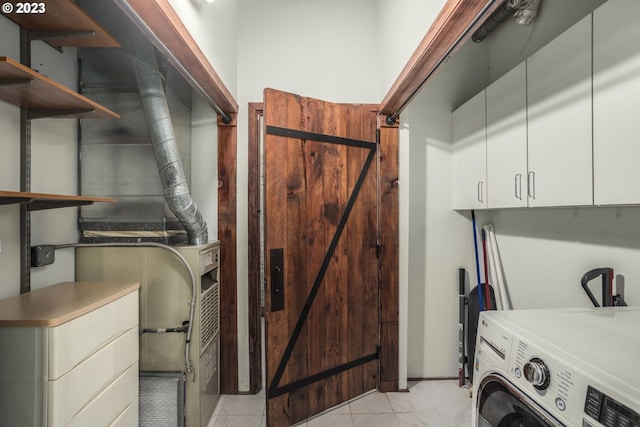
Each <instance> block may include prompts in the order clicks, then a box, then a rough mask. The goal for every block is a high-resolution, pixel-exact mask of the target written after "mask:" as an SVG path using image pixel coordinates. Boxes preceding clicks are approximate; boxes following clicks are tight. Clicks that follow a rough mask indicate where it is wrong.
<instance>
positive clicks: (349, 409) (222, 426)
mask: <svg viewBox="0 0 640 427" xmlns="http://www.w3.org/2000/svg"><path fill="white" fill-rule="evenodd" d="M470 425H471V398H470V397H469V391H468V390H467V389H466V388H460V387H458V382H457V380H434V381H420V382H412V383H409V392H408V393H407V392H403V393H378V392H372V393H368V394H366V395H364V396H362V397H360V398H358V399H354V400H352V401H351V402H349V403H346V404H343V405H341V406H339V407H336V408H333V409H331V410H330V411H327V412H326V413H324V414H321V415H319V416H317V417H314V418H312V419H310V420H308V421H307V422H304V423H300V424H298V426H302V427H359V426H366V427H405V426H411V427H419V426H428V427H431V426H433V427H469V426H470ZM208 427H266V421H265V398H264V391H262V392H260V393H259V394H257V395H240V396H237V395H223V396H222V397H221V398H220V401H219V402H218V406H217V407H216V410H215V412H214V414H213V418H212V419H211V421H210V422H209V426H208Z"/></svg>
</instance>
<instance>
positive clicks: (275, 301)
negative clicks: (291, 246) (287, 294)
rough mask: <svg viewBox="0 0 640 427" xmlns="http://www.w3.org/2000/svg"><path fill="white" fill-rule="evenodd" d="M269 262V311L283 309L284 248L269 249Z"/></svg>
mask: <svg viewBox="0 0 640 427" xmlns="http://www.w3.org/2000/svg"><path fill="white" fill-rule="evenodd" d="M269 260H270V262H271V311H272V312H273V311H280V310H284V249H282V248H277V249H271V250H270V251H269Z"/></svg>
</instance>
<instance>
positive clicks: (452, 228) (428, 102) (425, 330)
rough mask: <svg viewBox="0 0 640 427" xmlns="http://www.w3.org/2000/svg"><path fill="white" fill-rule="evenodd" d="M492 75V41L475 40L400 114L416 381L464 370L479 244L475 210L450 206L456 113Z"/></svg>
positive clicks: (410, 360) (411, 360) (411, 362)
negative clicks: (467, 290) (468, 267)
mask: <svg viewBox="0 0 640 427" xmlns="http://www.w3.org/2000/svg"><path fill="white" fill-rule="evenodd" d="M483 63H484V64H485V65H484V67H482V64H483ZM488 75H489V69H488V62H487V59H486V48H485V46H484V45H474V44H468V45H466V46H464V47H463V48H462V49H461V50H460V51H459V53H458V54H457V55H456V56H455V57H454V58H453V59H451V60H450V61H448V62H447V63H446V64H445V65H444V66H443V69H442V70H440V72H438V74H437V75H436V76H435V77H434V80H433V81H432V83H430V84H428V85H427V86H426V87H425V89H424V90H422V91H421V92H420V93H419V94H418V96H417V97H416V98H415V100H414V101H413V102H412V103H411V104H410V106H409V107H408V108H407V109H406V110H405V111H404V112H403V113H402V114H401V116H400V119H401V127H402V128H403V129H407V130H408V138H407V137H403V138H402V139H401V141H400V144H401V145H407V146H408V153H407V154H404V155H403V156H402V157H401V164H400V167H401V170H403V169H405V168H407V167H408V169H409V183H408V191H407V189H406V187H405V186H404V185H403V183H404V181H401V188H402V189H403V190H402V193H401V200H403V199H408V200H409V213H408V228H409V230H410V233H409V242H408V272H407V284H406V286H407V287H408V291H407V293H408V318H409V322H408V331H407V365H408V366H407V374H408V377H410V378H423V377H451V376H455V372H456V370H457V357H458V356H457V354H458V353H457V352H458V347H457V337H458V310H457V307H458V305H457V304H458V286H457V283H458V282H457V277H458V268H459V267H462V266H463V264H464V262H465V261H466V260H467V259H469V258H470V257H471V256H472V254H473V249H472V245H471V244H470V243H469V242H471V241H472V234H471V226H470V225H469V221H468V219H469V217H468V215H463V214H460V213H458V212H455V211H453V210H452V209H451V205H452V199H451V197H452V179H451V174H452V170H451V138H452V132H451V111H452V110H453V109H455V108H456V107H457V106H458V105H459V104H460V103H462V102H463V101H464V100H466V99H468V98H469V97H471V96H472V95H473V94H474V93H476V92H477V91H478V90H479V89H480V88H481V87H484V85H485V84H486V82H487V80H488ZM461 81H466V82H470V83H468V84H460V82H461ZM401 286H405V283H402V284H401Z"/></svg>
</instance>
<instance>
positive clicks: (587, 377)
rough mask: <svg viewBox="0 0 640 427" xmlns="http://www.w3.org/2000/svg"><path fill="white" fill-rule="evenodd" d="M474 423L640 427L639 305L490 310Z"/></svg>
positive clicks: (484, 322)
mask: <svg viewBox="0 0 640 427" xmlns="http://www.w3.org/2000/svg"><path fill="white" fill-rule="evenodd" d="M473 369H475V372H474V385H473V405H474V407H473V409H474V410H473V416H472V418H473V425H474V426H481V427H484V426H492V427H510V426H518V427H521V426H522V427H539V426H544V427H546V426H575V427H600V426H606V427H618V426H620V427H640V307H603V308H589V309H551V310H514V311H485V312H482V313H481V314H480V318H479V321H478V334H477V341H476V354H475V361H474V367H473Z"/></svg>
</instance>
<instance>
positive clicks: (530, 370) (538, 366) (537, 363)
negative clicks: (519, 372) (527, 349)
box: [523, 357, 551, 390]
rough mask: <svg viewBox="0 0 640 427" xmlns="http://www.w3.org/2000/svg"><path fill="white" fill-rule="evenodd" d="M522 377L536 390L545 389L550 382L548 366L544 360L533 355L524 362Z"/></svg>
mask: <svg viewBox="0 0 640 427" xmlns="http://www.w3.org/2000/svg"><path fill="white" fill-rule="evenodd" d="M523 372H524V377H525V378H526V379H527V381H529V382H530V383H531V384H532V385H533V386H534V387H535V388H537V389H538V390H546V389H547V388H548V387H549V383H550V382H551V375H550V373H549V368H548V367H547V364H546V363H544V361H543V360H542V359H540V358H538V357H534V358H532V359H531V360H529V361H528V362H527V363H525V364H524V367H523Z"/></svg>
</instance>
